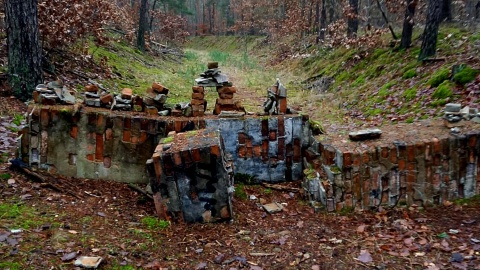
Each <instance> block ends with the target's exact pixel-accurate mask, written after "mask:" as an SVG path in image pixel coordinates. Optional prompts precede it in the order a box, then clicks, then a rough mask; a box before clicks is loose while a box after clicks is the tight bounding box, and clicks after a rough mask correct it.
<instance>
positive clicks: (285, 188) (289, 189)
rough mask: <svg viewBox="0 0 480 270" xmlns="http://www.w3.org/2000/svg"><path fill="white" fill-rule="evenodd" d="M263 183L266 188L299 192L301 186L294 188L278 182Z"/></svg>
mask: <svg viewBox="0 0 480 270" xmlns="http://www.w3.org/2000/svg"><path fill="white" fill-rule="evenodd" d="M262 185H263V186H264V187H266V188H271V189H275V190H279V191H291V192H299V191H300V189H299V188H294V187H286V186H282V185H277V184H269V183H262Z"/></svg>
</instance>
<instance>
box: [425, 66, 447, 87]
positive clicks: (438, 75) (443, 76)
mask: <svg viewBox="0 0 480 270" xmlns="http://www.w3.org/2000/svg"><path fill="white" fill-rule="evenodd" d="M449 75H450V70H448V69H446V68H442V69H439V70H437V71H436V72H435V73H434V74H433V75H432V77H431V78H430V80H428V82H427V84H429V85H430V86H431V87H437V86H439V85H440V84H441V83H443V82H444V81H445V80H448V77H449Z"/></svg>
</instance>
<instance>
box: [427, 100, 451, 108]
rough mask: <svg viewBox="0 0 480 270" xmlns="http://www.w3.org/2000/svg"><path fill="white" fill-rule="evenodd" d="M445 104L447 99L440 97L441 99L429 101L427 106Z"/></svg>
mask: <svg viewBox="0 0 480 270" xmlns="http://www.w3.org/2000/svg"><path fill="white" fill-rule="evenodd" d="M445 104H447V100H446V99H444V98H442V99H437V100H433V101H432V102H430V104H429V106H430V107H438V106H444V105H445Z"/></svg>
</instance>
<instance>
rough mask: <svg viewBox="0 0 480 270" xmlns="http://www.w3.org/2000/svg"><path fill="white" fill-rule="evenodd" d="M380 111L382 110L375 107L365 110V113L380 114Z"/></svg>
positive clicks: (370, 114)
mask: <svg viewBox="0 0 480 270" xmlns="http://www.w3.org/2000/svg"><path fill="white" fill-rule="evenodd" d="M382 112H383V110H382V109H380V108H376V109H370V110H367V112H366V114H367V115H369V116H377V115H380V114H381V113H382Z"/></svg>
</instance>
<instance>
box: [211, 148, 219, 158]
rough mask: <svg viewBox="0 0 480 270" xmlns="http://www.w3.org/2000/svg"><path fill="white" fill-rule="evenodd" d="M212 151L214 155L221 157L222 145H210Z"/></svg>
mask: <svg viewBox="0 0 480 270" xmlns="http://www.w3.org/2000/svg"><path fill="white" fill-rule="evenodd" d="M210 153H211V154H212V155H214V156H217V157H220V147H218V145H212V147H210Z"/></svg>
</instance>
